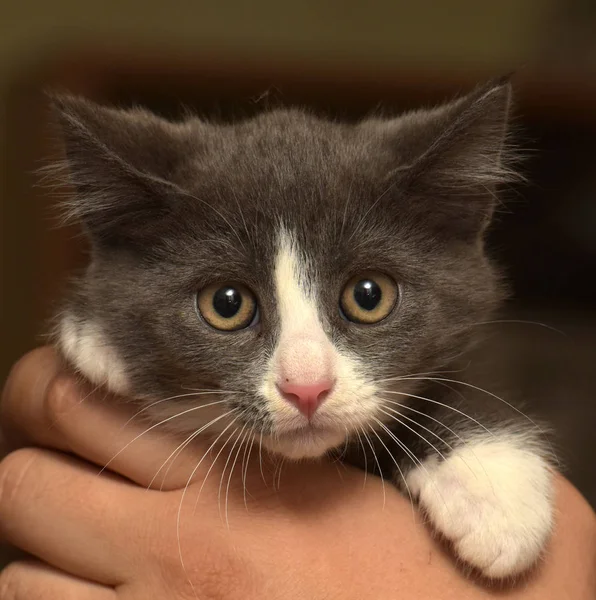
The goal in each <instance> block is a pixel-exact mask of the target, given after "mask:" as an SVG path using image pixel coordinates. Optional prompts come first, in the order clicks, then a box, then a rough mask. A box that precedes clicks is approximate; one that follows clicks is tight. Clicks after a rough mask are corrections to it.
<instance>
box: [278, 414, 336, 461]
mask: <svg viewBox="0 0 596 600" xmlns="http://www.w3.org/2000/svg"><path fill="white" fill-rule="evenodd" d="M345 439H346V432H345V431H343V430H339V429H334V428H331V427H324V426H321V425H314V424H312V423H309V424H307V425H303V426H300V427H296V428H295V429H289V430H285V431H283V432H281V433H279V434H278V435H276V436H272V437H270V438H269V439H268V440H267V442H266V445H267V446H268V447H269V449H270V450H273V451H274V452H277V453H278V454H282V455H283V456H285V457H286V458H291V459H296V460H297V459H301V458H316V457H319V456H323V455H324V454H325V453H326V452H328V451H329V450H331V449H333V448H336V447H337V446H340V445H341V444H343V443H344V442H345Z"/></svg>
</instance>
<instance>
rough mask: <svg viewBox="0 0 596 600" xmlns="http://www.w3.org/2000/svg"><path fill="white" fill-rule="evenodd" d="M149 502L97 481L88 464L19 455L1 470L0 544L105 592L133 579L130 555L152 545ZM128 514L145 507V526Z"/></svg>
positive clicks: (111, 480)
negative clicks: (1, 541)
mask: <svg viewBox="0 0 596 600" xmlns="http://www.w3.org/2000/svg"><path fill="white" fill-rule="evenodd" d="M152 500H153V499H152V497H151V495H150V494H147V493H145V492H144V491H143V490H140V489H139V488H137V487H136V486H132V485H131V484H129V483H127V482H126V481H124V480H121V479H117V478H115V477H113V476H111V475H110V476H108V475H106V474H104V476H102V477H98V476H97V471H95V472H94V471H93V470H92V469H91V468H90V467H88V466H87V465H85V464H84V463H81V462H79V461H75V460H74V459H70V458H68V457H66V456H64V455H60V454H54V453H52V452H49V451H47V450H38V449H24V450H17V451H16V452H13V453H12V454H10V455H9V456H7V457H6V458H5V459H4V460H3V461H2V463H0V536H1V537H2V538H3V539H4V540H5V541H7V542H8V543H10V544H13V545H15V546H17V547H19V548H21V549H23V550H24V551H26V552H28V553H29V554H32V555H34V556H36V557H38V558H40V559H42V560H43V561H44V562H47V563H49V564H51V565H53V566H55V567H57V568H59V569H61V570H64V571H67V572H69V573H73V574H74V575H77V576H79V577H82V578H84V579H90V580H93V581H98V582H100V583H102V584H105V585H117V584H119V583H121V582H123V581H128V580H129V579H130V577H131V573H132V571H133V567H134V565H133V564H132V560H133V559H132V558H129V551H130V550H133V549H135V548H136V552H137V554H138V548H139V547H140V548H143V547H145V546H146V545H147V543H148V539H147V538H151V531H152V526H151V515H152V514H153V513H154V512H156V511H157V509H153V508H152V507H153V506H154V504H155V503H154V502H153V501H152ZM131 506H134V507H135V510H143V508H142V507H143V506H144V507H146V514H147V517H148V518H142V519H131V518H130V514H129V513H130V509H131ZM127 511H128V512H127ZM138 559H139V558H138V556H136V557H135V560H138Z"/></svg>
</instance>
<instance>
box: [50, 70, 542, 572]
mask: <svg viewBox="0 0 596 600" xmlns="http://www.w3.org/2000/svg"><path fill="white" fill-rule="evenodd" d="M510 95H511V90H510V85H509V83H508V82H506V81H497V82H493V83H491V84H489V85H487V86H484V87H482V88H479V89H477V90H475V91H474V92H472V93H471V94H469V95H467V96H465V97H462V98H460V99H458V100H455V101H453V102H451V103H449V104H446V105H444V106H441V107H439V108H435V109H433V110H419V111H415V112H411V113H408V114H405V115H403V116H401V117H399V118H395V119H381V118H369V119H365V120H363V121H361V122H359V123H357V124H340V123H336V122H331V121H327V120H323V119H320V118H317V117H315V116H312V115H310V114H308V113H307V112H303V111H301V110H294V109H292V110H274V111H270V112H265V113H263V114H261V115H259V116H257V117H256V118H253V119H250V120H246V121H243V122H239V123H236V124H226V125H222V124H214V123H210V122H206V121H201V120H199V119H196V118H189V119H187V120H184V121H181V122H177V123H173V122H167V121H165V120H162V119H161V118H158V117H157V116H155V115H153V114H151V113H149V112H146V111H144V110H140V109H134V110H126V111H125V110H115V109H110V108H104V107H100V106H96V105H94V104H92V103H91V102H88V101H86V100H83V99H78V98H73V97H69V96H61V97H57V98H55V99H54V107H55V110H56V111H57V113H58V116H59V120H60V123H61V127H62V132H63V137H64V142H65V150H66V157H67V166H68V170H69V173H70V177H71V183H72V184H73V186H74V189H75V190H76V192H75V195H74V197H73V198H72V200H71V202H70V203H69V206H68V210H69V212H70V216H71V217H73V218H76V219H78V220H80V222H81V223H82V224H83V227H84V230H85V232H86V234H87V235H88V236H89V239H90V242H91V261H90V264H89V267H88V269H87V271H86V273H85V274H84V275H83V276H82V277H81V278H80V280H79V281H78V284H77V287H76V290H75V291H74V293H73V294H72V296H71V297H70V299H69V302H68V304H67V306H66V308H65V310H64V311H63V313H62V314H61V317H60V324H59V334H58V345H59V347H60V349H61V351H62V353H63V354H64V356H65V357H66V358H67V359H68V360H69V361H70V362H71V363H72V364H73V365H75V366H76V368H77V369H78V370H79V371H80V372H81V373H82V374H84V375H85V376H86V377H87V378H88V379H90V380H91V381H92V382H94V383H96V384H102V385H105V386H107V387H108V388H109V389H111V390H112V391H113V392H116V393H119V394H122V395H125V396H128V397H130V398H134V399H135V401H136V402H138V403H140V404H141V405H143V406H144V407H145V410H146V413H147V414H149V415H150V416H151V418H152V419H154V420H155V421H161V420H163V421H165V425H167V426H169V427H170V428H172V429H175V430H176V431H177V432H181V433H187V434H191V433H193V432H195V431H197V430H198V429H199V428H201V427H204V434H205V435H207V434H209V435H211V436H214V437H217V436H220V438H221V440H222V441H224V440H230V439H232V438H233V437H234V436H235V435H237V432H238V431H240V430H243V431H248V432H250V435H251V436H253V437H254V438H255V439H257V440H260V441H262V444H263V445H264V446H265V447H266V448H268V449H269V450H270V451H271V452H273V453H277V454H279V455H282V456H284V457H287V458H289V459H304V458H315V457H320V456H322V455H324V454H325V453H330V452H334V451H338V452H341V451H342V450H344V449H346V454H347V456H349V457H351V458H350V460H352V461H353V462H356V463H360V464H362V465H364V463H366V465H367V468H368V469H374V470H375V471H376V472H378V473H380V474H382V475H383V476H384V477H385V478H387V479H391V480H392V481H394V482H395V484H396V485H398V486H400V487H403V489H404V490H405V491H408V493H410V494H411V495H412V496H413V497H414V498H415V499H416V500H417V501H418V503H419V505H420V507H421V508H422V510H423V511H424V512H425V513H426V514H427V516H428V518H429V521H430V523H431V524H432V526H433V528H434V529H435V530H436V531H437V532H438V533H440V534H442V535H443V536H444V537H445V538H447V539H448V540H450V541H451V542H452V545H453V548H454V550H455V553H456V554H457V556H458V557H459V558H460V559H461V560H462V561H464V562H465V563H468V564H469V565H471V566H473V567H475V568H476V569H478V570H479V571H480V572H481V573H482V574H483V575H484V576H486V577H489V578H504V577H508V576H512V575H515V574H518V573H521V572H523V571H525V570H526V569H527V568H529V567H530V566H532V565H533V564H534V563H535V562H536V560H537V559H538V558H539V556H540V554H541V551H542V550H543V548H544V546H545V543H546V541H547V539H548V536H549V533H550V531H551V529H552V524H553V508H552V494H553V492H552V481H551V468H550V466H549V463H548V461H547V453H546V452H545V450H544V447H543V443H542V442H541V440H540V436H539V435H538V434H537V433H536V430H535V428H533V427H532V425H531V424H530V423H528V421H527V420H525V419H524V418H523V417H521V416H520V413H518V412H516V411H515V410H513V409H510V408H508V407H504V405H503V404H502V403H501V402H499V401H498V400H496V399H495V398H494V397H491V396H490V395H487V394H486V393H480V392H477V390H476V389H475V388H471V387H470V385H469V384H467V383H466V382H465V381H464V380H463V379H462V378H461V375H462V373H461V369H460V366H461V364H465V361H464V363H462V357H465V352H466V351H467V350H468V349H469V348H470V346H471V344H472V343H473V342H474V341H475V339H476V336H477V333H478V328H477V327H475V325H476V324H478V323H479V322H482V321H486V320H487V318H489V315H490V314H491V312H492V311H493V310H494V309H495V308H496V307H497V306H498V304H499V302H500V300H501V299H502V297H503V287H502V285H501V281H500V277H499V274H498V272H497V270H496V268H495V267H494V266H493V264H492V263H491V262H490V261H489V259H488V258H487V256H486V255H485V251H484V245H483V236H484V233H485V230H486V228H487V226H488V225H489V222H490V219H491V216H492V213H493V210H494V208H495V203H496V192H497V188H498V186H499V184H501V183H502V182H503V181H506V180H508V179H509V178H510V177H511V176H514V173H513V172H512V170H511V169H510V168H509V166H508V165H509V158H510V156H509V148H508V146H507V144H506V134H507V129H508V124H507V122H508V113H509V105H510ZM460 381H461V382H462V383H461V385H460V384H459V383H458V382H460ZM453 382H454V383H453ZM455 388H457V389H455ZM199 389H200V390H204V389H208V390H218V391H219V392H220V393H219V394H214V395H200V394H199V393H197V394H196V395H194V394H192V393H191V392H189V391H188V390H199ZM462 392H463V393H462ZM472 393H474V394H472ZM163 399H167V401H166V400H163ZM156 400H163V401H161V402H157V403H156ZM199 407H201V410H198V408H199ZM504 408H507V411H506V412H504V411H503V409H504ZM191 409H194V410H191ZM178 415H180V416H178Z"/></svg>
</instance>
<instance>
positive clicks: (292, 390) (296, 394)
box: [278, 381, 333, 419]
mask: <svg viewBox="0 0 596 600" xmlns="http://www.w3.org/2000/svg"><path fill="white" fill-rule="evenodd" d="M278 387H279V391H280V392H281V395H282V396H283V397H284V398H285V399H286V400H287V401H288V402H291V403H292V404H293V405H294V406H295V407H296V408H297V409H298V410H299V411H300V412H301V413H302V414H303V415H304V416H305V417H306V418H308V419H311V418H312V416H313V415H314V414H315V412H316V410H317V408H319V406H321V404H323V402H325V400H326V398H327V396H329V392H330V391H331V388H332V387H333V382H332V381H319V382H317V383H308V384H304V383H290V382H288V381H284V382H283V383H281V384H280V385H279V386H278Z"/></svg>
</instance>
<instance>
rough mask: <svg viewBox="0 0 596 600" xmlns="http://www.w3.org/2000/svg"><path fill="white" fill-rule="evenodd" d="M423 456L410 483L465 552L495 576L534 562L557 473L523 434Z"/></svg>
mask: <svg viewBox="0 0 596 600" xmlns="http://www.w3.org/2000/svg"><path fill="white" fill-rule="evenodd" d="M423 464H424V469H423V468H420V467H418V468H417V469H414V470H413V471H411V472H410V473H409V474H408V476H407V482H408V486H409V487H410V490H411V493H412V495H415V496H416V497H417V498H418V501H419V504H420V506H421V507H422V509H423V510H424V512H425V513H426V514H427V515H428V517H429V519H430V521H431V522H432V525H433V526H434V528H435V529H436V530H437V531H439V532H440V533H441V534H443V535H444V536H445V537H446V538H447V539H449V540H450V541H451V542H452V543H453V546H454V548H455V551H456V553H457V555H458V556H459V558H460V559H462V560H463V561H465V562H466V563H468V564H470V565H472V566H473V567H475V568H477V569H478V570H479V571H480V572H481V573H482V574H483V575H484V576H485V577H489V578H494V579H497V578H504V577H510V576H513V575H517V574H519V573H521V572H523V571H525V570H526V569H528V568H529V567H531V566H532V565H533V564H534V563H535V562H536V560H537V559H538V558H539V556H540V554H541V552H542V550H543V549H544V546H545V544H546V541H547V539H548V537H549V534H550V532H551V529H552V524H553V508H552V475H551V471H550V468H549V466H548V463H547V462H546V461H545V460H544V459H543V458H542V457H541V456H540V455H539V454H538V453H536V452H534V451H533V449H532V447H531V445H529V446H528V445H526V447H525V448H524V439H523V438H517V439H516V438H513V437H511V438H505V439H501V440H499V439H497V438H494V439H493V438H489V439H486V438H483V439H482V440H477V441H476V442H473V443H469V444H466V445H465V446H461V447H460V448H457V449H455V450H454V451H453V452H452V453H451V454H450V455H449V456H448V458H447V460H444V461H439V460H437V459H436V458H435V457H433V458H430V459H428V460H427V461H425V462H424V463H423Z"/></svg>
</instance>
